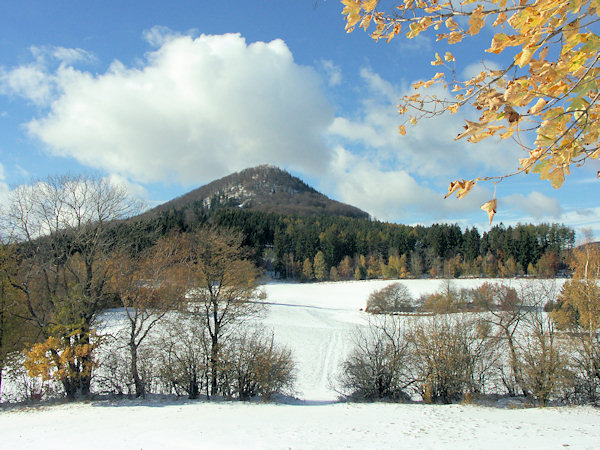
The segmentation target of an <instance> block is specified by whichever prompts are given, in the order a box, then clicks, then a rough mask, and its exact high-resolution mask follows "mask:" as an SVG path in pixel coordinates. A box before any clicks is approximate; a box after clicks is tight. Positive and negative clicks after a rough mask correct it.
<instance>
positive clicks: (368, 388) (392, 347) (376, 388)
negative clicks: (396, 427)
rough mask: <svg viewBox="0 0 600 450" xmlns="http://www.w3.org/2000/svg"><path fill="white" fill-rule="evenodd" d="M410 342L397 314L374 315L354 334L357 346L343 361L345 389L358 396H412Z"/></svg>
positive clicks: (366, 398) (342, 380) (397, 399)
mask: <svg viewBox="0 0 600 450" xmlns="http://www.w3.org/2000/svg"><path fill="white" fill-rule="evenodd" d="M407 355H408V350H407V342H406V340H405V338H404V334H403V332H402V330H401V328H400V324H399V321H398V319H397V318H394V317H389V316H388V317H384V318H378V319H373V320H371V321H370V322H369V326H368V327H367V328H366V329H360V330H358V331H357V332H356V334H355V336H354V350H353V351H352V353H351V354H350V355H349V357H348V358H347V359H346V360H345V361H344V362H343V364H342V375H341V376H340V380H339V381H340V385H341V388H342V391H343V392H342V393H343V394H344V395H345V396H347V397H349V398H352V399H355V400H381V399H386V400H394V401H403V400H409V399H410V396H409V395H408V394H407V393H406V388H407V386H408V385H409V383H408V381H407V380H408V379H407V375H406V363H407Z"/></svg>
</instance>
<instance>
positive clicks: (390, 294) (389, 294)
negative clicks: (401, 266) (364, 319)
mask: <svg viewBox="0 0 600 450" xmlns="http://www.w3.org/2000/svg"><path fill="white" fill-rule="evenodd" d="M414 310H415V306H414V305H413V301H412V296H411V295H410V291H409V290H408V288H407V287H406V286H405V285H403V284H402V283H392V284H389V285H388V286H386V287H384V288H383V289H380V290H378V291H375V292H372V293H371V294H370V295H369V298H368V299H367V307H366V309H365V311H366V312H369V313H373V314H382V313H394V312H410V311H414Z"/></svg>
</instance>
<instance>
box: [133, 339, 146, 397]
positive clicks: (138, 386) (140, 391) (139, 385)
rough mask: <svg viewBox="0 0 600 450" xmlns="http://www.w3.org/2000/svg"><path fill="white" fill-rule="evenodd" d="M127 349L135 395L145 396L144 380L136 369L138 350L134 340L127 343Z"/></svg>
mask: <svg viewBox="0 0 600 450" xmlns="http://www.w3.org/2000/svg"><path fill="white" fill-rule="evenodd" d="M129 351H130V354H131V378H133V384H134V386H135V396H136V397H145V396H146V386H145V383H144V381H143V380H142V378H141V377H140V372H139V369H138V352H137V346H136V345H135V342H130V343H129Z"/></svg>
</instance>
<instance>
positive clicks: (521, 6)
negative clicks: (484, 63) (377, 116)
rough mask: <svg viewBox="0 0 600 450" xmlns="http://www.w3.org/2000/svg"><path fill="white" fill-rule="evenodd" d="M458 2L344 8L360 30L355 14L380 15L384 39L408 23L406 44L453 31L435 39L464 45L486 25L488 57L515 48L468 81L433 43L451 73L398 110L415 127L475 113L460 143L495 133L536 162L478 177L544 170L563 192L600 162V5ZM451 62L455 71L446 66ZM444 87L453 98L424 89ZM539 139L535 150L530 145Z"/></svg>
mask: <svg viewBox="0 0 600 450" xmlns="http://www.w3.org/2000/svg"><path fill="white" fill-rule="evenodd" d="M459 3H460V5H461V9H458V8H457V9H454V5H451V4H450V3H448V2H446V3H441V2H438V1H437V0H403V4H400V5H399V6H396V7H395V8H393V9H391V10H389V12H386V11H385V10H384V2H376V1H374V0H369V1H368V2H366V1H364V0H363V1H353V0H344V1H343V4H344V11H345V15H346V17H345V18H346V23H347V26H348V24H352V23H356V22H354V21H355V20H356V17H355V16H354V14H358V15H359V16H361V17H362V18H363V20H364V19H365V17H366V16H368V15H373V16H374V18H373V20H374V21H376V22H377V24H378V27H380V31H379V34H374V35H373V38H374V39H377V38H379V37H381V36H386V33H388V34H387V35H388V36H393V35H395V34H397V33H398V32H399V30H400V29H401V27H402V25H403V24H404V25H406V26H408V27H410V30H409V32H408V34H407V37H408V38H414V37H416V36H418V35H419V34H420V33H421V32H424V31H425V30H428V29H429V28H430V27H433V28H434V29H435V30H438V29H439V28H442V27H444V26H445V30H444V31H447V32H446V33H443V32H442V33H438V34H436V42H440V41H442V42H443V41H446V42H447V43H448V44H461V43H462V42H463V41H466V40H468V39H469V38H470V37H471V36H473V35H476V34H478V33H479V32H480V31H481V30H482V28H483V27H484V26H485V24H486V23H487V24H491V26H490V27H489V28H490V29H491V30H492V32H493V37H492V39H491V44H490V46H489V48H488V49H486V50H485V51H486V52H489V53H494V54H500V53H502V52H504V51H505V50H506V49H508V48H509V47H513V48H514V52H512V51H511V53H512V54H513V57H512V58H511V59H510V60H509V61H507V62H505V63H504V64H502V63H501V62H498V63H496V64H499V65H498V66H496V67H484V70H482V71H481V72H480V73H479V74H476V75H473V74H470V75H469V77H467V78H466V79H462V80H461V79H460V76H459V74H460V73H461V67H455V65H456V60H455V58H454V56H453V55H452V54H451V53H450V52H447V51H445V50H446V49H445V47H444V44H445V43H444V44H434V45H437V47H436V48H435V50H437V51H438V52H439V53H435V59H434V60H433V61H432V62H431V64H432V65H434V66H439V65H443V66H445V67H446V68H447V69H448V70H447V72H445V76H444V77H442V73H437V74H435V75H434V77H433V78H431V79H429V80H428V81H419V82H417V83H414V84H413V87H414V88H415V89H419V90H420V92H419V93H418V95H417V94H413V95H406V96H405V97H404V98H403V102H402V107H401V108H399V112H400V113H401V114H406V113H408V112H409V111H410V114H412V116H411V117H410V120H409V122H410V123H416V122H417V121H418V120H420V119H422V118H429V117H434V116H437V115H439V114H442V113H448V114H456V113H457V112H458V111H459V110H464V109H467V110H468V109H470V110H471V112H473V113H475V114H476V115H467V117H470V118H471V119H472V120H471V121H467V122H466V125H465V127H464V130H463V131H462V132H461V133H460V134H458V136H457V137H456V139H461V138H465V139H466V140H467V141H468V142H469V143H478V142H481V141H483V140H484V139H486V138H488V137H490V136H499V138H500V139H503V140H505V139H508V138H512V139H513V140H514V142H515V143H516V144H517V145H520V146H521V147H522V149H523V150H525V151H526V152H529V156H528V157H525V158H520V159H519V161H518V162H519V165H518V169H517V170H516V171H515V172H511V173H508V174H499V175H493V176H487V177H483V178H477V180H488V181H494V182H499V181H502V180H504V179H505V178H508V177H511V176H513V175H515V174H517V173H531V172H537V173H539V174H540V177H541V178H542V179H543V180H548V181H549V182H550V183H552V186H553V187H555V188H558V187H560V186H561V185H562V184H563V182H564V180H565V177H566V176H567V175H569V174H570V166H571V165H576V166H581V165H582V164H584V162H585V161H586V160H587V159H596V158H600V150H598V149H599V148H600V94H599V92H600V62H599V61H598V54H599V53H600V36H599V35H598V34H599V32H598V28H597V21H598V11H600V0H570V1H569V0H567V1H565V2H562V3H560V2H559V3H557V2H556V0H518V1H517V2H509V1H508V0H490V1H487V2H484V1H483V0H461V1H460V2H459ZM467 5H472V6H471V7H467ZM375 6H376V7H377V9H378V11H377V12H375ZM371 8H373V9H371ZM458 18H460V19H461V20H460V21H458V20H457V19H458ZM495 27H498V28H495ZM397 30H398V31H397ZM500 31H501V32H500ZM511 50H512V49H511ZM442 51H444V53H442ZM442 55H443V56H442ZM481 59H483V58H481ZM450 62H452V63H453V64H452V67H450V65H448V64H447V63H450ZM445 79H447V80H448V82H447V83H446V82H445V81H444V80H445ZM437 82H440V83H441V84H442V85H443V86H444V88H445V89H451V92H450V95H449V96H448V97H447V98H446V97H442V96H441V95H439V93H438V94H437V96H436V94H434V93H432V92H427V91H425V89H427V88H428V87H431V86H432V85H433V84H434V83H437ZM399 130H400V129H399ZM529 135H531V137H532V139H530V138H529ZM525 137H526V138H525ZM524 138H525V139H524ZM533 139H534V142H533V146H534V149H533V150H531V148H530V147H529V145H530V144H528V143H531V141H532V140H533ZM538 155H541V156H538ZM517 159H518V158H517ZM468 187H469V185H468V184H467V182H466V181H465V180H462V181H460V182H455V183H453V184H451V185H450V189H449V194H451V193H454V194H456V195H457V196H459V197H461V198H462V196H464V194H465V193H466V192H468ZM484 206H485V208H484V209H485V210H486V211H488V213H490V214H492V213H495V208H496V203H495V200H494V201H493V202H492V201H490V202H488V203H486V204H485V205H484ZM492 215H493V214H492ZM490 220H491V217H490Z"/></svg>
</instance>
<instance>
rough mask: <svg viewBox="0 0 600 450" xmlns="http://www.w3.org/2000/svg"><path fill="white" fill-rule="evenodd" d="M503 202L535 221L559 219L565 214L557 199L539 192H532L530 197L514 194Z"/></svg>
mask: <svg viewBox="0 0 600 450" xmlns="http://www.w3.org/2000/svg"><path fill="white" fill-rule="evenodd" d="M502 202H503V203H506V204H507V205H509V206H510V207H512V208H514V209H516V210H518V211H521V212H523V213H525V214H526V215H528V216H531V217H534V218H535V219H545V218H554V219H558V218H560V217H561V215H562V213H563V210H562V208H561V206H560V203H559V202H558V200H557V199H556V198H551V197H548V196H546V195H544V194H542V193H541V192H537V191H534V192H531V193H529V195H523V194H512V195H509V196H507V197H505V198H503V199H502Z"/></svg>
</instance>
